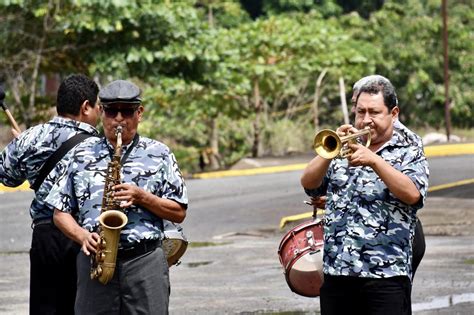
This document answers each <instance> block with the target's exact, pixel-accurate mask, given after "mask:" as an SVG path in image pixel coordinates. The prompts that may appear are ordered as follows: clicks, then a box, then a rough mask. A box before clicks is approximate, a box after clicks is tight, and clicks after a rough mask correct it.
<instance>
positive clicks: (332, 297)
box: [320, 275, 411, 315]
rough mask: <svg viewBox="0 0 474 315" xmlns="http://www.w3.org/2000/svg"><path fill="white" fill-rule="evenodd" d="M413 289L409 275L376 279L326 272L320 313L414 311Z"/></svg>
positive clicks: (393, 313) (363, 314) (392, 314)
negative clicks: (335, 274)
mask: <svg viewBox="0 0 474 315" xmlns="http://www.w3.org/2000/svg"><path fill="white" fill-rule="evenodd" d="M410 293H411V283H410V279H409V278H408V277H402V276H400V277H391V278H385V279H373V278H360V277H348V276H329V275H324V284H323V286H322V287H321V296H320V304H321V314H322V315H346V314H353V315H356V314H360V315H375V314H380V315H405V314H411V298H410Z"/></svg>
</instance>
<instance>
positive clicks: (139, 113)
mask: <svg viewBox="0 0 474 315" xmlns="http://www.w3.org/2000/svg"><path fill="white" fill-rule="evenodd" d="M144 111H145V108H144V107H143V105H140V106H139V107H138V121H142V116H143V112H144Z"/></svg>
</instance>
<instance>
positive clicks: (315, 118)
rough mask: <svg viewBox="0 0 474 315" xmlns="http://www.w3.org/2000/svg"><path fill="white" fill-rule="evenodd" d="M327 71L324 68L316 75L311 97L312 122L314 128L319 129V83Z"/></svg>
mask: <svg viewBox="0 0 474 315" xmlns="http://www.w3.org/2000/svg"><path fill="white" fill-rule="evenodd" d="M327 72H328V70H327V69H324V70H323V71H322V72H321V73H320V74H319V76H318V79H317V80H316V85H315V87H314V99H313V106H312V109H313V124H314V130H319V97H320V96H321V83H322V81H323V78H324V76H325V75H326V73H327Z"/></svg>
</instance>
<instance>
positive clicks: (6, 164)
mask: <svg viewBox="0 0 474 315" xmlns="http://www.w3.org/2000/svg"><path fill="white" fill-rule="evenodd" d="M98 92H99V88H98V86H97V84H96V83H95V82H94V81H92V80H91V79H89V78H87V77H86V76H84V75H71V76H69V77H67V78H66V79H65V80H64V81H63V82H62V83H61V85H60V86H59V90H58V95H57V104H56V110H57V113H58V116H56V117H54V118H53V119H52V120H50V121H49V122H47V123H45V124H41V125H38V126H35V127H32V128H29V129H28V130H26V131H25V132H23V133H21V134H20V135H19V136H18V137H17V138H16V139H14V140H13V141H12V142H10V143H9V144H8V145H7V147H6V148H5V149H4V150H3V151H2V153H1V155H0V182H1V183H3V184H4V185H6V186H10V187H16V186H19V185H21V184H22V183H23V182H24V181H25V180H28V182H29V183H30V184H33V183H35V181H36V179H37V177H38V173H39V170H40V169H41V167H42V166H43V164H44V163H45V161H46V160H47V159H48V158H49V157H50V156H51V155H52V154H53V153H54V152H55V151H56V150H57V149H58V148H59V147H60V146H61V145H62V144H63V143H64V142H65V141H66V140H68V139H69V138H71V137H73V136H74V135H76V134H78V133H86V134H90V135H98V132H97V130H96V129H95V128H94V126H95V125H96V124H97V122H98V118H99V115H100V112H99V105H98V104H97V93H98ZM55 180H56V178H55V177H54V176H53V175H49V176H48V177H46V179H45V180H44V181H43V183H42V185H41V186H40V187H39V188H38V189H37V190H36V192H35V196H34V199H33V201H32V202H31V207H30V215H31V218H32V220H33V224H32V227H33V235H32V241H31V250H30V265H31V266H30V314H74V300H75V296H76V267H75V266H76V254H77V253H78V251H79V247H78V246H77V245H76V244H74V243H73V242H72V241H71V240H69V239H68V238H66V237H65V236H64V235H63V233H62V232H61V231H59V230H58V229H57V228H56V227H55V226H54V224H53V221H52V219H53V213H54V212H53V209H51V208H49V207H47V206H46V205H45V203H44V199H45V197H46V196H47V194H48V192H49V190H50V189H51V187H52V186H53V183H54V181H55Z"/></svg>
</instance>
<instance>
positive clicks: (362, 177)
mask: <svg viewBox="0 0 474 315" xmlns="http://www.w3.org/2000/svg"><path fill="white" fill-rule="evenodd" d="M398 114H399V107H398V101H397V97H396V93H395V90H394V88H393V86H392V85H391V83H390V82H387V81H386V80H376V81H375V82H371V83H369V84H365V85H364V86H362V87H361V88H360V91H359V93H358V95H357V101H356V106H355V126H354V127H353V126H352V125H342V126H341V127H339V128H338V129H337V133H338V134H339V135H340V136H342V135H346V134H347V133H353V132H356V131H357V130H360V129H363V128H365V127H367V126H368V127H370V131H371V144H370V146H369V147H368V148H367V147H365V146H363V145H361V144H350V145H349V147H350V149H351V150H352V151H353V153H352V155H350V156H349V157H348V158H347V159H339V158H335V159H332V160H331V159H324V158H322V157H320V156H317V157H315V158H314V159H313V160H312V161H311V162H310V163H309V164H308V165H307V167H306V168H305V170H304V172H303V175H302V177H301V184H302V185H303V187H304V188H305V191H306V193H307V194H309V195H310V196H313V197H318V196H322V195H326V196H327V200H326V208H325V227H324V242H325V244H324V256H323V262H324V266H323V271H324V277H325V278H324V284H323V286H322V288H321V297H320V303H321V312H322V314H349V313H355V314H384V315H387V314H410V313H411V297H410V294H411V283H410V282H411V276H412V265H411V262H412V239H413V234H414V230H415V224H416V212H417V210H419V209H420V208H422V206H423V204H424V200H425V198H426V192H427V189H428V175H429V171H428V163H427V160H426V158H425V156H424V153H423V148H422V146H420V145H419V143H418V142H417V141H414V139H415V138H414V137H412V134H411V133H407V132H405V131H404V130H408V129H406V128H404V129H400V128H395V127H394V124H396V123H397V119H398Z"/></svg>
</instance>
